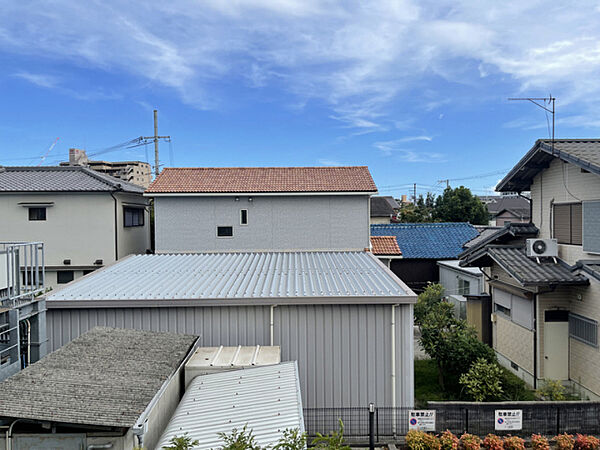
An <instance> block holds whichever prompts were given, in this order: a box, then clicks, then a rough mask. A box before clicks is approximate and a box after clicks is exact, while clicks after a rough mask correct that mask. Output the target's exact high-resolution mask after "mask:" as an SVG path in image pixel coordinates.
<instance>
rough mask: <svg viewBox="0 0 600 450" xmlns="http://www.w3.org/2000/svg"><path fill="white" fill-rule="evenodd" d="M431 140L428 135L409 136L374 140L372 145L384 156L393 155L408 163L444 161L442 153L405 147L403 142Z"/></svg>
mask: <svg viewBox="0 0 600 450" xmlns="http://www.w3.org/2000/svg"><path fill="white" fill-rule="evenodd" d="M431 140H432V138H431V137H429V136H409V137H404V138H400V139H395V140H392V141H380V142H375V143H374V144H373V146H374V147H375V148H377V149H378V150H379V151H380V152H381V154H382V155H384V156H393V157H394V158H395V159H396V160H398V161H402V162H409V163H419V162H428V163H441V162H445V161H446V156H445V155H444V154H443V153H438V152H428V151H421V150H415V149H413V148H406V147H405V146H404V144H406V143H408V142H418V141H425V142H430V141H431Z"/></svg>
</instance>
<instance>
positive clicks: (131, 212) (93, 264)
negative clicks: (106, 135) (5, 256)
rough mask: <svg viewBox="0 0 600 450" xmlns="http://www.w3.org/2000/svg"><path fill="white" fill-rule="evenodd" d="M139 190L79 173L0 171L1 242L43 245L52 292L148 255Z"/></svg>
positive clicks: (105, 177)
mask: <svg viewBox="0 0 600 450" xmlns="http://www.w3.org/2000/svg"><path fill="white" fill-rule="evenodd" d="M142 193H143V188H141V187H139V186H135V185H133V184H129V183H126V182H124V181H121V180H118V179H116V178H113V177H110V176H108V175H104V174H101V173H98V172H94V171H93V170H90V169H87V168H84V167H0V217H2V227H1V228H0V240H1V241H12V242H43V243H44V249H45V261H44V263H45V266H46V279H45V286H46V287H52V288H56V287H57V286H58V285H61V284H65V283H68V282H70V281H72V280H74V279H76V278H79V277H81V276H82V275H84V274H86V273H89V272H91V271H93V270H95V269H97V268H99V267H102V266H104V265H106V264H110V263H112V262H114V261H116V260H118V259H119V258H122V257H124V256H127V255H129V254H132V253H145V252H146V250H147V249H150V247H151V244H150V224H149V222H150V216H149V212H148V205H149V200H148V199H147V198H144V197H143V196H142Z"/></svg>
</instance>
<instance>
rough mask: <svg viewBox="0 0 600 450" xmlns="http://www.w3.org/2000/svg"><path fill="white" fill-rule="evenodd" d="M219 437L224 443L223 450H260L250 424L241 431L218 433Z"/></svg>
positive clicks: (235, 429)
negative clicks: (249, 426)
mask: <svg viewBox="0 0 600 450" xmlns="http://www.w3.org/2000/svg"><path fill="white" fill-rule="evenodd" d="M217 435H218V436H219V437H220V438H221V440H222V441H223V442H224V445H223V447H221V450H260V447H259V446H258V444H257V443H256V438H255V437H254V435H253V434H252V430H248V424H246V425H244V428H242V429H241V430H238V429H237V428H234V429H233V430H231V433H229V434H227V433H217ZM196 445H198V444H196Z"/></svg>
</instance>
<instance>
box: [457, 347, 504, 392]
mask: <svg viewBox="0 0 600 450" xmlns="http://www.w3.org/2000/svg"><path fill="white" fill-rule="evenodd" d="M501 375H502V371H501V370H500V368H499V367H498V364H496V363H495V362H491V363H490V362H487V361H486V360H485V359H483V358H479V359H477V361H475V362H474V363H473V364H472V365H471V367H470V368H469V371H468V372H467V373H463V374H462V375H461V376H460V379H459V382H460V384H461V385H462V386H464V388H465V389H466V391H467V394H468V395H469V396H470V397H471V398H472V399H473V400H475V401H476V402H491V401H495V400H500V398H501V395H502V385H501V383H500V377H501Z"/></svg>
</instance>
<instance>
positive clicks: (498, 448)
mask: <svg viewBox="0 0 600 450" xmlns="http://www.w3.org/2000/svg"><path fill="white" fill-rule="evenodd" d="M483 448H485V449H486V450H502V449H503V446H502V438H501V437H499V436H496V435H495V434H488V435H487V436H486V437H485V439H484V440H483Z"/></svg>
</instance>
